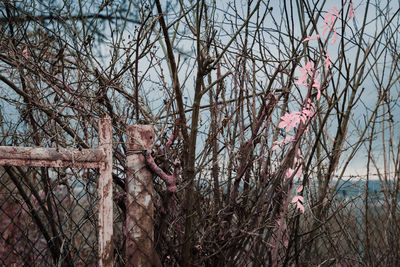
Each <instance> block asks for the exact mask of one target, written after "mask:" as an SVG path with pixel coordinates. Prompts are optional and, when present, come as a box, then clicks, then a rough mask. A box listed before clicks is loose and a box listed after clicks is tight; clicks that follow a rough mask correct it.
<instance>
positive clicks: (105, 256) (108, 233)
mask: <svg viewBox="0 0 400 267" xmlns="http://www.w3.org/2000/svg"><path fill="white" fill-rule="evenodd" d="M99 148H100V149H101V150H103V152H104V155H105V158H104V165H103V166H102V167H100V176H99V182H98V196H99V266H100V267H102V266H106V267H108V266H113V263H114V259H113V256H114V248H113V247H114V246H113V241H112V239H113V181H112V165H113V164H112V127H111V120H110V119H109V118H101V119H100V121H99Z"/></svg>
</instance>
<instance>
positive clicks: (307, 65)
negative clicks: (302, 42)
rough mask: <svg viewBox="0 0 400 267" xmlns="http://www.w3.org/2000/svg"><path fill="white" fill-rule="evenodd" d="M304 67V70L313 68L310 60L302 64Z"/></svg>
mask: <svg viewBox="0 0 400 267" xmlns="http://www.w3.org/2000/svg"><path fill="white" fill-rule="evenodd" d="M304 68H305V69H306V70H309V71H311V70H312V69H313V65H312V63H311V62H310V61H308V62H307V63H306V65H305V66H304Z"/></svg>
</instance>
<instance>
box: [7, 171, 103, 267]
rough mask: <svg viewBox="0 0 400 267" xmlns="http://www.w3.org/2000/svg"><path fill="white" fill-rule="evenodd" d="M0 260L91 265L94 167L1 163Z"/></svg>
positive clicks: (94, 247)
mask: <svg viewBox="0 0 400 267" xmlns="http://www.w3.org/2000/svg"><path fill="white" fill-rule="evenodd" d="M0 175H1V176H0V218H1V221H2V223H1V225H0V263H1V265H4V266H12V265H15V266H22V265H24V266H26V265H28V266H32V265H33V266H84V265H88V266H95V265H96V262H97V253H98V252H97V251H98V248H97V246H98V240H97V226H98V205H97V201H98V197H97V192H96V189H97V182H96V177H97V176H98V171H97V170H95V169H75V168H74V169H71V168H57V169H56V168H44V167H42V168H37V167H35V168H34V167H2V168H1V172H0Z"/></svg>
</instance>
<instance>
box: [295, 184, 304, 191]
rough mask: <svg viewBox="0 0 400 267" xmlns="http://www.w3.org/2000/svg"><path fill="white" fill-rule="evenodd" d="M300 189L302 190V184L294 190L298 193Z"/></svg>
mask: <svg viewBox="0 0 400 267" xmlns="http://www.w3.org/2000/svg"><path fill="white" fill-rule="evenodd" d="M301 190H303V186H302V185H300V186H298V187H297V189H296V192H297V193H299V192H301Z"/></svg>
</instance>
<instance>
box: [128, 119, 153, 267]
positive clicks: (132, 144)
mask: <svg viewBox="0 0 400 267" xmlns="http://www.w3.org/2000/svg"><path fill="white" fill-rule="evenodd" d="M127 135H128V137H127V139H128V153H127V157H126V165H127V167H128V172H127V176H126V179H127V180H126V193H127V196H126V221H125V231H126V232H125V236H126V243H125V257H126V262H125V264H126V266H137V267H139V266H151V264H152V257H153V240H154V232H153V213H154V207H153V190H154V189H153V178H152V173H151V172H150V171H149V170H148V169H147V168H146V164H145V158H144V155H143V154H142V152H143V151H144V150H148V149H150V148H151V146H152V145H153V143H154V128H153V126H151V125H129V126H128V127H127Z"/></svg>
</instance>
